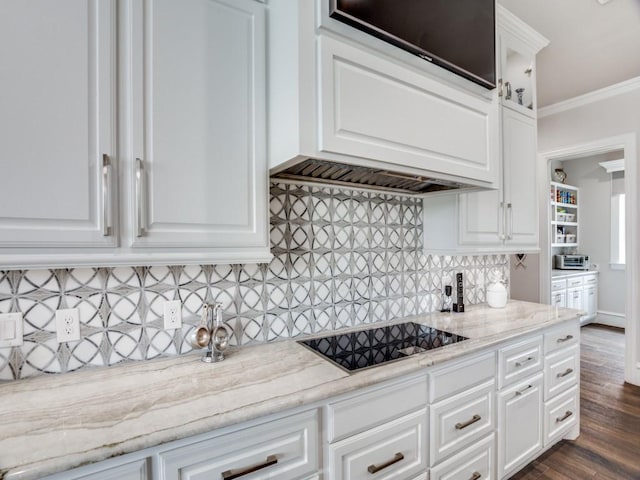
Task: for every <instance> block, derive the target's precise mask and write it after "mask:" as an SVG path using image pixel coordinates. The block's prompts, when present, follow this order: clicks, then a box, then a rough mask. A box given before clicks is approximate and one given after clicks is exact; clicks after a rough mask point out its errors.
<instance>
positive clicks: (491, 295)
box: [487, 282, 507, 308]
mask: <svg viewBox="0 0 640 480" xmlns="http://www.w3.org/2000/svg"><path fill="white" fill-rule="evenodd" d="M487 303H488V304H489V306H490V307H492V308H504V307H505V305H506V304H507V287H506V286H505V284H504V283H502V282H493V283H490V284H489V285H487Z"/></svg>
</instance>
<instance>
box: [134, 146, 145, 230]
mask: <svg viewBox="0 0 640 480" xmlns="http://www.w3.org/2000/svg"><path fill="white" fill-rule="evenodd" d="M143 186H144V163H143V161H142V159H140V158H136V237H142V236H143V235H144V219H143V214H144V205H143V202H144V195H143V191H142V189H143Z"/></svg>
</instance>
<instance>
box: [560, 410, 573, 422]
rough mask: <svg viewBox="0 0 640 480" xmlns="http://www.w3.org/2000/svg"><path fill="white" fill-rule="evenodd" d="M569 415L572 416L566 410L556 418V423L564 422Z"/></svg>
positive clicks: (569, 411) (570, 412)
mask: <svg viewBox="0 0 640 480" xmlns="http://www.w3.org/2000/svg"><path fill="white" fill-rule="evenodd" d="M571 415H573V412H572V411H571V410H567V411H566V412H565V414H564V415H563V416H561V417H558V418H556V423H562V422H564V421H565V420H566V419H567V418H569V417H570V416H571Z"/></svg>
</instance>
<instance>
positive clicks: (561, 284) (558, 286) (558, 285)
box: [551, 280, 567, 292]
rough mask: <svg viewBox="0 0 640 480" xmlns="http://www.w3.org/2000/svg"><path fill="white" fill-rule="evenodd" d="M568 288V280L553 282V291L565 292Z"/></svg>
mask: <svg viewBox="0 0 640 480" xmlns="http://www.w3.org/2000/svg"><path fill="white" fill-rule="evenodd" d="M566 288H567V281H566V280H554V281H553V282H551V291H552V292H557V291H558V290H564V289H566Z"/></svg>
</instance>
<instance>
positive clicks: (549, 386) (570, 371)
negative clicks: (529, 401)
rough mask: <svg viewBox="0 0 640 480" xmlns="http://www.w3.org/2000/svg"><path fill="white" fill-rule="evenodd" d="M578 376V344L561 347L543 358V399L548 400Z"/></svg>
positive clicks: (575, 381)
mask: <svg viewBox="0 0 640 480" xmlns="http://www.w3.org/2000/svg"><path fill="white" fill-rule="evenodd" d="M579 377H580V353H579V351H578V345H573V346H572V347H569V348H568V349H562V350H559V351H557V352H556V353H554V354H553V355H549V356H548V357H546V358H545V359H544V399H545V400H549V399H551V398H552V397H554V396H556V395H557V394H559V393H560V392H562V391H564V390H566V389H567V388H569V387H570V386H571V385H574V384H575V383H577V382H578V378H579Z"/></svg>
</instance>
